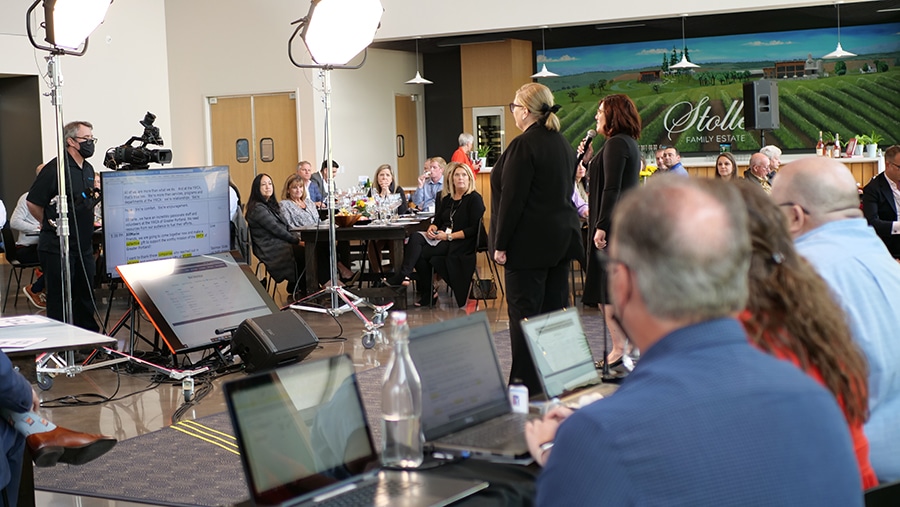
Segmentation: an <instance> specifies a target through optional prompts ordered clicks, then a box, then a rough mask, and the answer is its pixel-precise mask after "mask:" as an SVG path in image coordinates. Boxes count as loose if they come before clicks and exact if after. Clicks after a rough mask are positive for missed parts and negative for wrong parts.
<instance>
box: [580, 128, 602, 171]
mask: <svg viewBox="0 0 900 507" xmlns="http://www.w3.org/2000/svg"><path fill="white" fill-rule="evenodd" d="M595 137H597V131H596V130H594V129H591V130H588V131H587V135H586V136H584V140H583V141H582V142H583V143H584V151H582V152H581V153H580V154H579V155H578V159H577V160H575V163H580V162H581V159H583V158H584V154H585V153H587V151H588V148H589V147H590V146H591V141H593V140H594V138H595Z"/></svg>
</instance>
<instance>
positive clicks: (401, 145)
mask: <svg viewBox="0 0 900 507" xmlns="http://www.w3.org/2000/svg"><path fill="white" fill-rule="evenodd" d="M405 156H406V138H404V137H403V134H397V158H403V157H405Z"/></svg>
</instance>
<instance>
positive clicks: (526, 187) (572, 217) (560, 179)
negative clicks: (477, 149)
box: [490, 123, 582, 269]
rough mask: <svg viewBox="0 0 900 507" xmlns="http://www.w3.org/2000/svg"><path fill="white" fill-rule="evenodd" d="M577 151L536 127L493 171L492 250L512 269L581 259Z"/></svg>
mask: <svg viewBox="0 0 900 507" xmlns="http://www.w3.org/2000/svg"><path fill="white" fill-rule="evenodd" d="M574 188H575V151H574V150H573V149H572V147H571V146H570V145H569V142H568V141H566V139H565V138H564V137H563V136H562V135H561V134H560V133H559V132H553V131H550V130H547V129H546V128H545V127H544V126H543V125H541V124H537V123H535V124H533V125H531V126H530V127H528V128H527V129H526V130H525V132H523V133H522V134H521V135H519V136H518V137H516V138H515V139H513V140H512V142H511V143H509V147H508V148H507V149H506V151H504V152H503V154H502V155H501V156H500V159H499V160H498V161H497V163H496V164H495V165H494V167H493V169H491V229H490V245H491V250H501V251H506V267H507V268H508V269H538V268H550V267H553V266H556V265H558V264H559V263H560V262H563V261H564V260H566V259H572V258H578V257H581V255H582V250H581V248H582V247H581V233H580V232H579V230H580V228H581V225H580V221H579V219H578V212H577V211H576V210H575V205H574V204H573V203H572V192H573V191H574Z"/></svg>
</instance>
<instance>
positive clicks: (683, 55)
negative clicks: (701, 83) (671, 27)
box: [669, 14, 700, 70]
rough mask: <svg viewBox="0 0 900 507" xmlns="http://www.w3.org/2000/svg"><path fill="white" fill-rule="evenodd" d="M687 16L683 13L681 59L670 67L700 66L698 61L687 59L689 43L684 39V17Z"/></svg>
mask: <svg viewBox="0 0 900 507" xmlns="http://www.w3.org/2000/svg"><path fill="white" fill-rule="evenodd" d="M686 17H687V14H682V15H681V61H680V62H678V63H676V64H675V65H669V68H670V69H679V70H680V69H697V68H699V67H700V66H699V65H697V64H696V63H691V62H689V61H688V59H687V44H686V43H685V39H684V18H686Z"/></svg>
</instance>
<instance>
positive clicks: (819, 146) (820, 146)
mask: <svg viewBox="0 0 900 507" xmlns="http://www.w3.org/2000/svg"><path fill="white" fill-rule="evenodd" d="M816 156H817V157H824V156H825V143H824V142H823V141H822V131H821V130H820V131H819V142H818V143H816Z"/></svg>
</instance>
